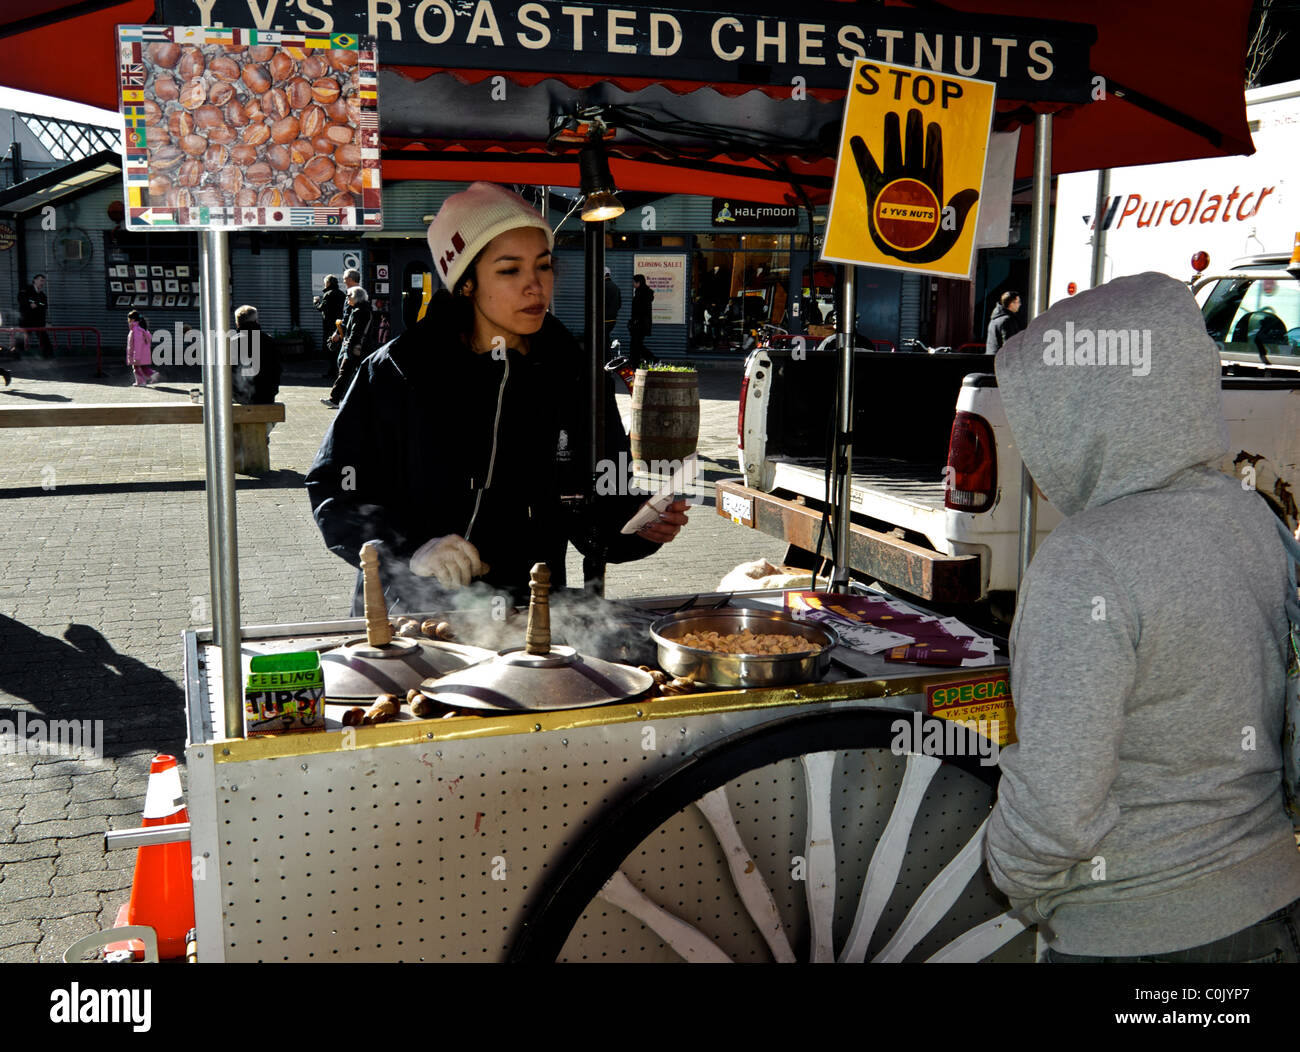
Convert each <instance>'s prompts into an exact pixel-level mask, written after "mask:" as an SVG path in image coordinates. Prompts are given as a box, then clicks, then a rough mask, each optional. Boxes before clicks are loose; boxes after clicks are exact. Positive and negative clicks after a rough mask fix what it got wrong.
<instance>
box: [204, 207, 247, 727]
mask: <svg viewBox="0 0 1300 1052" xmlns="http://www.w3.org/2000/svg"><path fill="white" fill-rule="evenodd" d="M200 236H201V238H202V241H201V248H202V252H203V285H202V288H201V289H200V294H201V304H200V306H201V309H202V312H203V430H204V439H205V447H206V452H207V457H208V462H207V468H208V562H209V574H210V577H211V583H212V589H213V592H212V607H213V629H214V638H215V639H216V641H217V644H218V645H219V646H220V647H221V680H222V686H223V694H224V698H225V714H226V737H228V738H242V737H243V736H244V691H243V683H242V682H241V679H242V678H243V670H242V667H241V664H240V653H239V651H240V647H239V642H240V635H239V550H238V546H237V543H236V537H235V435H234V414H233V411H232V409H231V392H232V388H233V386H234V384H233V381H232V377H231V374H230V351H229V346H230V344H229V341H228V339H227V336H226V333H227V330H228V329H229V328H230V253H229V240H228V237H229V236H228V235H227V234H226V232H225V231H224V230H209V231H204V232H203V233H202V234H201V235H200Z"/></svg>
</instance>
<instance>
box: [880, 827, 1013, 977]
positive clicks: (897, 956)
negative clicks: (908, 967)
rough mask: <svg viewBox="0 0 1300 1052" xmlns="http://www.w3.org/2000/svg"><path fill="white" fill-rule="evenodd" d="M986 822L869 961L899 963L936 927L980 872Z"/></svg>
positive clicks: (914, 904)
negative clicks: (882, 947) (978, 871)
mask: <svg viewBox="0 0 1300 1052" xmlns="http://www.w3.org/2000/svg"><path fill="white" fill-rule="evenodd" d="M987 824H988V819H985V820H984V821H983V822H981V823H980V827H979V829H977V830H976V831H975V835H974V836H973V837H971V838H970V840H969V841H968V842H967V844H966V846H965V847H964V848H962V849H961V851H959V852H958V853H957V857H956V858H954V859H953V860H952V861H951V862H949V863H948V864H947V865H946V866H944V867H943V870H942V871H941V872H940V873H939V875H938V876H937V877H935V878H934V880H932V881H930V885H929V887H927V888H926V889H925V890H924V891H923V892H921V895H920V897H919V898H918V899H917V900H916V902H915V903H913V905H912V908H911V909H910V910H908V911H907V916H906V917H904V918H903V923H902V924H900V925H899V926H898V931H896V932H894V937H893V938H892V939H890V940H889V945H888V946H886V947H885V948H884V949H883V950H881V951H880V952H879V953H878V954H876V956H875V957H874V958H872V960H874V961H875V962H876V963H878V964H893V963H896V962H898V961H901V960H902V959H903V958H904V957H906V956H907V955H908V954H909V953H911V952H912V948H913V947H914V946H916V944H917V943H918V942H920V941H921V940H922V939H924V938H925V937H926V935H928V934H929V932H930V929H931V928H933V927H934V926H935V925H936V924H938V923H939V921H940V919H941V918H943V917H944V916H945V915H946V914H947V912H948V911H949V910H950V909H952V906H953V903H955V902H956V901H957V900H958V899H959V898H960V897H961V893H962V892H963V891H964V890H965V889H966V885H967V884H969V883H970V878H971V877H973V876H974V875H975V871H976V870H978V869H979V868H980V864H981V863H982V862H983V860H984V827H985V826H986V825H987Z"/></svg>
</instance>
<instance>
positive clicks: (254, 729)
mask: <svg viewBox="0 0 1300 1052" xmlns="http://www.w3.org/2000/svg"><path fill="white" fill-rule="evenodd" d="M244 725H245V733H246V734H247V735H248V736H249V737H253V736H255V735H259V734H292V733H296V732H297V731H323V730H324V729H325V670H324V669H323V668H321V663H320V654H318V653H317V652H316V651H314V650H307V651H303V652H302V653H298V654H264V655H259V656H258V657H255V658H253V659H252V660H251V661H250V662H249V666H248V679H247V681H246V684H245V687H244Z"/></svg>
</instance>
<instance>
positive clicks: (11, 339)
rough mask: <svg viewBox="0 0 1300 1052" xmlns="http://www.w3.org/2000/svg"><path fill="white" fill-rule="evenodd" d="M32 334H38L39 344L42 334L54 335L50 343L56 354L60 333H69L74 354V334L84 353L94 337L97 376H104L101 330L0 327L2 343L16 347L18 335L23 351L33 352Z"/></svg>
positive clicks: (22, 326)
mask: <svg viewBox="0 0 1300 1052" xmlns="http://www.w3.org/2000/svg"><path fill="white" fill-rule="evenodd" d="M32 333H36V334H37V339H36V342H37V344H40V343H41V340H40V334H42V333H44V334H47V335H50V334H52V335H51V339H50V343H51V346H52V348H53V349H54V351H55V352H57V351H58V350H59V333H67V335H68V343H67V348H68V353H72V337H73V335H74V334H75V335H76V336H78V337H79V338H80V342H79V347H80V349H81V350H82V351H83V352H84V351H86V350H88V349H89V347H90V344H89V342H88V341H89V340H90V338H91V336H93V337H94V340H95V375H96V376H103V375H104V359H103V340H102V339H101V338H100V335H99V330H98V329H96V328H94V327H93V326H91V325H41V326H35V327H32V326H26V325H0V341H2V342H3V345H4V346H7V347H10V348H12V347H14V346H15V345H16V343H17V342H18V341H17V340H15V336H16V335H18V336H20V337H21V342H22V346H23V349H24V350H31V347H32V338H31V334H32Z"/></svg>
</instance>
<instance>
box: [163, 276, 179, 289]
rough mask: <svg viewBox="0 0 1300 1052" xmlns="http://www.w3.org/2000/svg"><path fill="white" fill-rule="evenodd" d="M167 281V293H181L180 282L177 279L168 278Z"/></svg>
mask: <svg viewBox="0 0 1300 1052" xmlns="http://www.w3.org/2000/svg"><path fill="white" fill-rule="evenodd" d="M166 281H167V290H166V291H168V292H180V290H181V286H180V282H178V281H177V280H176V279H175V278H167V279H166Z"/></svg>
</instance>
